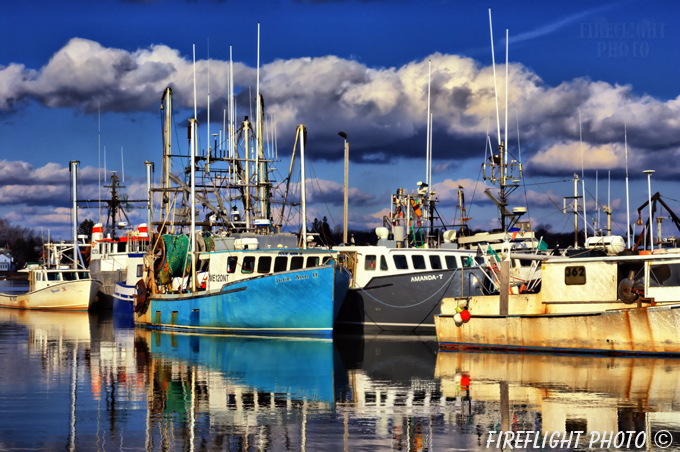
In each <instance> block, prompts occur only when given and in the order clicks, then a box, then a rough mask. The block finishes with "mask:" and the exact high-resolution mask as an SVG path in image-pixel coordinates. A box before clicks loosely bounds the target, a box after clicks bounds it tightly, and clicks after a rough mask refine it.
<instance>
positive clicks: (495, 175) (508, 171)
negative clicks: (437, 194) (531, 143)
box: [483, 8, 526, 232]
mask: <svg viewBox="0 0 680 452" xmlns="http://www.w3.org/2000/svg"><path fill="white" fill-rule="evenodd" d="M489 28H490V35H491V63H492V66H493V84H494V96H495V99H496V127H497V131H498V156H496V155H494V154H493V151H492V152H491V157H490V159H491V163H490V164H487V163H485V164H484V165H483V174H484V180H487V179H488V180H491V182H492V183H493V184H496V183H498V185H499V188H500V194H499V197H498V198H496V196H494V194H493V193H491V189H489V188H487V189H486V190H484V193H485V194H486V195H487V196H488V197H489V198H490V199H491V201H493V203H494V204H496V206H497V207H498V209H499V211H500V217H501V218H500V220H501V229H502V230H503V231H504V232H507V231H508V230H509V229H510V228H512V227H513V226H514V225H515V223H517V221H518V220H519V218H520V217H521V216H522V215H523V214H524V213H525V212H526V209H519V208H518V209H513V211H512V212H510V211H509V210H508V208H507V206H508V197H509V196H510V195H511V194H512V193H513V192H514V191H515V190H516V189H517V188H518V187H519V181H520V180H521V179H522V164H521V163H520V162H517V161H516V160H513V161H512V162H509V159H508V151H507V133H508V130H507V129H508V125H507V121H508V111H507V110H508V107H507V102H508V80H509V61H508V40H509V38H508V36H509V31H508V29H506V30H505V41H506V52H505V74H506V75H505V84H506V88H505V103H506V107H505V139H506V141H505V142H504V141H503V140H502V139H501V122H500V112H499V108H498V88H497V83H496V58H495V56H494V46H493V26H492V22H491V8H489ZM487 166H488V167H490V168H489V171H490V173H489V174H488V175H487ZM515 169H516V170H517V173H515ZM508 179H509V180H510V183H508Z"/></svg>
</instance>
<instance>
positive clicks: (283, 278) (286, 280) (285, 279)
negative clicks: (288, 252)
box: [276, 276, 290, 284]
mask: <svg viewBox="0 0 680 452" xmlns="http://www.w3.org/2000/svg"><path fill="white" fill-rule="evenodd" d="M288 281H290V276H284V277H282V278H276V284H278V283H282V282H288Z"/></svg>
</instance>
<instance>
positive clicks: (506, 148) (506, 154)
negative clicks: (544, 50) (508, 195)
mask: <svg viewBox="0 0 680 452" xmlns="http://www.w3.org/2000/svg"><path fill="white" fill-rule="evenodd" d="M508 74H509V72H508V29H507V28H506V29H505V138H504V139H503V144H504V146H503V148H504V150H505V156H504V158H503V161H504V162H505V163H508ZM507 171H508V167H507V166H505V167H504V168H503V177H504V178H505V177H507V175H508V174H507Z"/></svg>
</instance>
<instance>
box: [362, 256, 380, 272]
mask: <svg viewBox="0 0 680 452" xmlns="http://www.w3.org/2000/svg"><path fill="white" fill-rule="evenodd" d="M376 261H377V259H376V257H375V255H373V254H371V255H368V256H366V260H365V262H364V270H371V271H373V270H375V264H376Z"/></svg>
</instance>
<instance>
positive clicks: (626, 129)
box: [623, 116, 651, 249]
mask: <svg viewBox="0 0 680 452" xmlns="http://www.w3.org/2000/svg"><path fill="white" fill-rule="evenodd" d="M623 142H624V143H625V144H624V150H625V155H626V232H627V234H628V248H629V249H630V198H629V194H628V127H627V124H626V117H625V116H624V117H623ZM650 224H651V223H650Z"/></svg>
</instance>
